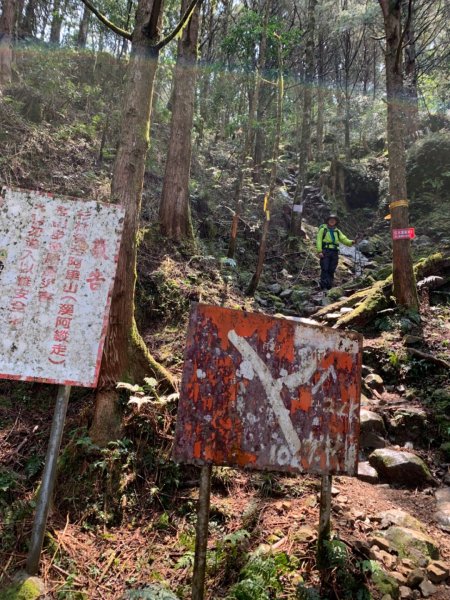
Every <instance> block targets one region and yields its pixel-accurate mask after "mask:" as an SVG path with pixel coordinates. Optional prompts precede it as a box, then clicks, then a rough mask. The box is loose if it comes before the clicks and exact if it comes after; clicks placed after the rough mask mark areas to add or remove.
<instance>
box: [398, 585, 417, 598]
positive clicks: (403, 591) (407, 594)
mask: <svg viewBox="0 0 450 600" xmlns="http://www.w3.org/2000/svg"><path fill="white" fill-rule="evenodd" d="M399 594H400V595H399V598H400V599H401V600H410V598H414V594H413V591H412V589H411V588H409V587H407V586H406V585H401V586H400V588H399Z"/></svg>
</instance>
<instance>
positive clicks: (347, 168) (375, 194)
mask: <svg viewBox="0 0 450 600" xmlns="http://www.w3.org/2000/svg"><path fill="white" fill-rule="evenodd" d="M332 175H333V176H334V177H335V181H336V192H337V194H338V195H340V196H342V197H343V198H344V200H345V203H346V205H347V207H348V208H350V209H352V208H361V207H364V206H371V207H376V206H377V205H378V199H379V181H378V179H377V178H376V177H375V175H374V174H373V173H371V172H369V170H368V169H366V168H365V166H364V165H362V164H361V163H358V164H353V163H352V164H350V163H343V162H340V161H335V162H334V163H333V165H332Z"/></svg>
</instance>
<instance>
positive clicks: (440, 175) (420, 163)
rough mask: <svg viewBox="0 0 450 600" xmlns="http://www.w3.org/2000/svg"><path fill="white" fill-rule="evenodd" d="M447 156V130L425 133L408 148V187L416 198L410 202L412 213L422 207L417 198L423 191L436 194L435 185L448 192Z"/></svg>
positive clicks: (449, 140) (449, 139)
mask: <svg viewBox="0 0 450 600" xmlns="http://www.w3.org/2000/svg"><path fill="white" fill-rule="evenodd" d="M449 157H450V133H449V132H440V133H433V134H430V135H427V136H425V137H424V138H423V139H421V140H419V141H418V142H416V143H415V144H414V145H413V146H412V147H411V148H410V150H409V152H408V160H407V178H408V189H409V190H411V191H412V196H415V199H417V200H416V201H415V202H412V203H411V207H412V212H413V213H416V214H417V212H418V211H419V210H420V208H422V203H420V204H419V202H418V200H419V199H420V198H421V197H423V196H424V192H430V193H431V194H434V195H436V186H437V187H438V188H439V190H440V191H441V192H443V193H444V194H445V195H448V194H450V174H449V170H448V164H449ZM428 202H429V201H428ZM423 208H425V207H423ZM429 210H430V208H429V205H428V211H429Z"/></svg>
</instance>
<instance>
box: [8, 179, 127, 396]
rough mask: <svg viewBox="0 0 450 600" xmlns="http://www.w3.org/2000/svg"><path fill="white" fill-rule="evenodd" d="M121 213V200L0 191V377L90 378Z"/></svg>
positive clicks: (81, 381)
mask: <svg viewBox="0 0 450 600" xmlns="http://www.w3.org/2000/svg"><path fill="white" fill-rule="evenodd" d="M123 218H124V212H123V209H122V208H121V207H120V206H113V205H109V204H101V203H98V202H93V201H82V200H72V199H68V198H64V197H61V196H55V197H54V196H51V195H46V194H42V193H40V192H28V191H24V190H10V189H7V188H3V189H2V190H1V194H0V331H1V336H0V378H6V379H21V380H27V381H45V382H47V383H58V384H62V385H80V386H85V387H94V386H95V385H96V383H97V379H98V374H99V369H100V361H101V356H102V350H103V342H104V339H105V335H106V328H107V324H108V312H109V305H110V299H111V292H112V286H113V283H114V277H115V273H116V267H117V258H118V251H119V244H120V239H121V235H122V226H123Z"/></svg>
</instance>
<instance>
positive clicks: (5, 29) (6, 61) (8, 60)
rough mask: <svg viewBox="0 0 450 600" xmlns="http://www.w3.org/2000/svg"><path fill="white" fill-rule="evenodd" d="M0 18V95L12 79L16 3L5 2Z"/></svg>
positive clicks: (8, 0)
mask: <svg viewBox="0 0 450 600" xmlns="http://www.w3.org/2000/svg"><path fill="white" fill-rule="evenodd" d="M2 6H3V10H2V14H1V17H0V93H1V87H3V86H5V85H8V84H9V83H10V82H11V78H12V59H13V32H14V20H15V9H16V7H15V1H14V0H3V5H2Z"/></svg>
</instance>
